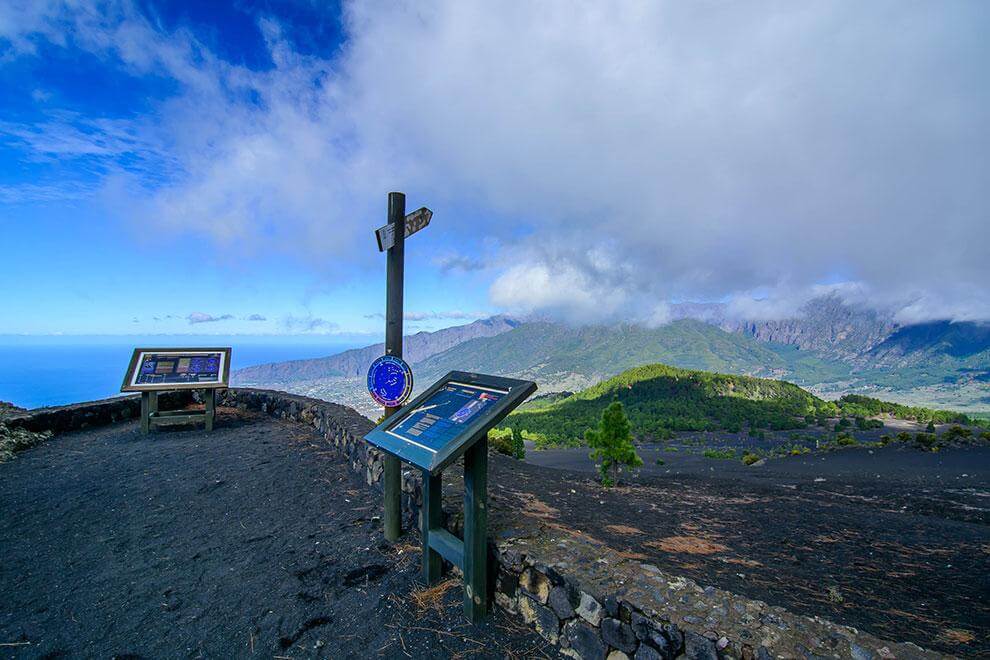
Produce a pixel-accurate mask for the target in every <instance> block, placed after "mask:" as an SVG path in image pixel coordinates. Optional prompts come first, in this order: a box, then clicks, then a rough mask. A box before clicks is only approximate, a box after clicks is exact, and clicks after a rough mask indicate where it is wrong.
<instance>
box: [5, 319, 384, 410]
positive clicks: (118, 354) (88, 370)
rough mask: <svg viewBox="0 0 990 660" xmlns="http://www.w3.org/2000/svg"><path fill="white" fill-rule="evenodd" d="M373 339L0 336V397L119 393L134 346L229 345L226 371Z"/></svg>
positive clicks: (46, 402)
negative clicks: (296, 339)
mask: <svg viewBox="0 0 990 660" xmlns="http://www.w3.org/2000/svg"><path fill="white" fill-rule="evenodd" d="M370 343H373V342H370V341H363V342H359V343H355V342H344V341H339V340H336V339H335V338H329V339H326V340H321V339H319V338H310V337H305V338H300V339H299V341H298V342H293V341H292V340H291V338H285V339H276V338H271V337H250V338H240V337H233V338H222V337H188V336H182V337H151V338H145V337H126V338H119V337H19V336H4V337H0V401H8V402H10V403H13V404H14V405H17V406H20V407H22V408H39V407H42V406H59V405H64V404H67V403H77V402H80V401H92V400H94V399H105V398H107V397H110V396H114V395H116V394H119V393H120V384H121V382H122V381H123V379H124V371H125V370H126V369H127V365H128V363H129V362H130V359H131V353H132V352H133V351H134V348H135V347H137V346H150V347H162V346H169V347H171V346H177V347H182V346H232V348H233V350H232V352H231V360H230V361H231V370H235V369H240V368H241V367H250V366H253V365H256V364H265V363H267V362H282V361H283V360H299V359H306V358H317V357H325V356H327V355H334V354H336V353H340V352H341V351H346V350H348V349H351V348H357V347H359V346H364V345H367V344H370Z"/></svg>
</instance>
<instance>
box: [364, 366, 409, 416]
mask: <svg viewBox="0 0 990 660" xmlns="http://www.w3.org/2000/svg"><path fill="white" fill-rule="evenodd" d="M412 388H413V375H412V369H410V368H409V365H408V364H406V363H405V361H403V359H402V358H398V357H395V356H394V355H383V356H381V357H380V358H378V359H377V360H375V361H374V362H372V363H371V367H370V368H369V369H368V392H370V393H371V398H372V399H374V400H375V401H377V402H378V403H379V404H380V405H383V406H385V407H388V408H397V407H399V406H401V405H402V404H403V403H405V402H406V400H408V399H409V395H410V394H411V393H412Z"/></svg>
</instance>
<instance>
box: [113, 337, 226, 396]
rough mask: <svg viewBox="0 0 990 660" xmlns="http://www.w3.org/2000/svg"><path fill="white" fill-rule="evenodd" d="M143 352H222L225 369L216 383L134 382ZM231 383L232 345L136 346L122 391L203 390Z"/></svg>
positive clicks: (125, 375) (161, 353)
mask: <svg viewBox="0 0 990 660" xmlns="http://www.w3.org/2000/svg"><path fill="white" fill-rule="evenodd" d="M143 353H155V354H158V355H168V354H169V353H174V354H176V355H182V354H187V353H222V354H223V371H222V372H221V373H220V374H219V375H220V380H219V381H217V382H215V383H160V384H153V385H141V384H132V383H133V381H134V370H135V369H137V366H138V358H139V357H140V356H141V355H142V354H143ZM229 384H230V347H229V346H228V347H220V348H135V349H134V353H133V354H132V355H131V362H130V364H128V366H127V373H125V374H124V383H123V384H122V385H121V386H120V391H121V392H152V391H159V392H160V391H163V390H202V389H207V388H216V387H228V386H229Z"/></svg>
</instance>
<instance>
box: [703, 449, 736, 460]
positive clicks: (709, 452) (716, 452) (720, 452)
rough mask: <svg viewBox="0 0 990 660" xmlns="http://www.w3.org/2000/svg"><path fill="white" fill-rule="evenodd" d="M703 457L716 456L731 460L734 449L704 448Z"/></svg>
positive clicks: (734, 454)
mask: <svg viewBox="0 0 990 660" xmlns="http://www.w3.org/2000/svg"><path fill="white" fill-rule="evenodd" d="M704 456H705V458H717V459H721V460H731V459H733V458H735V457H736V450H735V449H706V450H705V451H704Z"/></svg>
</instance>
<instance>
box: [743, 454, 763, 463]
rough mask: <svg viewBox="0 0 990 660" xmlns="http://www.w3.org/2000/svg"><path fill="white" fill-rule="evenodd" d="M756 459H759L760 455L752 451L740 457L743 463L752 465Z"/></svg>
mask: <svg viewBox="0 0 990 660" xmlns="http://www.w3.org/2000/svg"><path fill="white" fill-rule="evenodd" d="M758 460H760V457H759V456H758V455H757V454H754V453H753V452H746V453H745V454H743V457H742V462H743V465H752V464H753V463H755V462H756V461H758Z"/></svg>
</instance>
